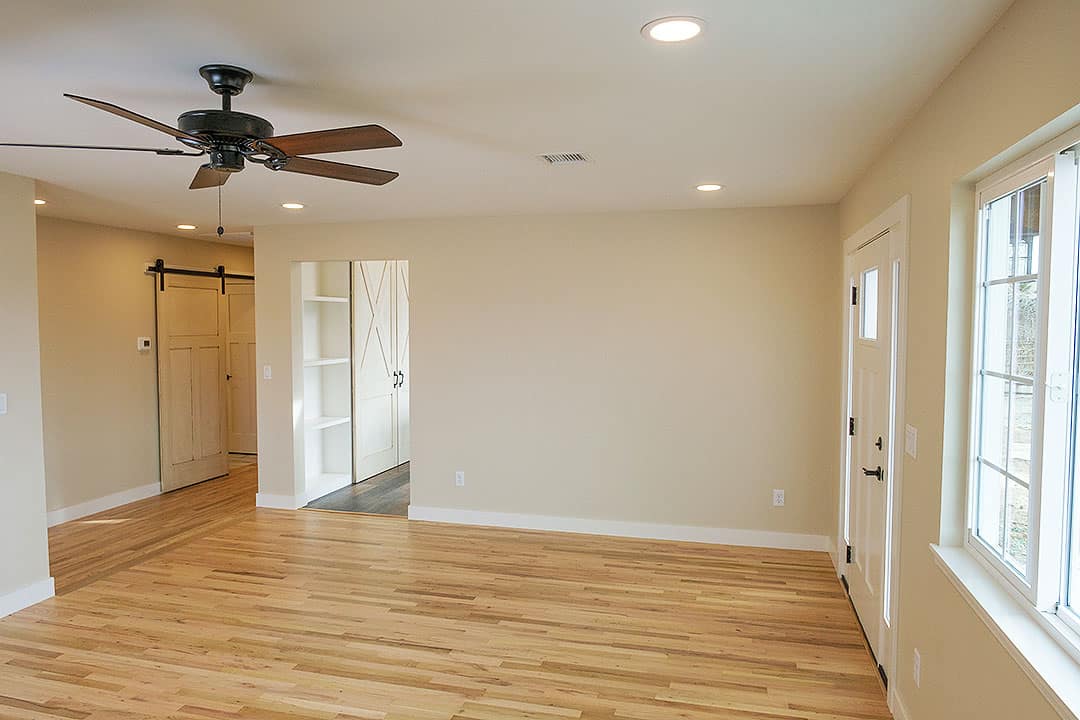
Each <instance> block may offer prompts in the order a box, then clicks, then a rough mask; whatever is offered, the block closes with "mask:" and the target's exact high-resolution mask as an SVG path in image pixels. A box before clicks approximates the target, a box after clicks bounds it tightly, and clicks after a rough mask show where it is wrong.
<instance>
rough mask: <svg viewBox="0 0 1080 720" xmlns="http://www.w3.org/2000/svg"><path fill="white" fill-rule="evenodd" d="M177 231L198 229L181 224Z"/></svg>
mask: <svg viewBox="0 0 1080 720" xmlns="http://www.w3.org/2000/svg"><path fill="white" fill-rule="evenodd" d="M176 229H177V230H196V229H197V228H196V226H195V225H186V224H180V225H177V226H176Z"/></svg>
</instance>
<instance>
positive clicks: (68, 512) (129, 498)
mask: <svg viewBox="0 0 1080 720" xmlns="http://www.w3.org/2000/svg"><path fill="white" fill-rule="evenodd" d="M160 494H161V485H160V484H159V483H151V484H148V485H140V486H139V487H134V488H131V489H130V490H121V491H120V492H115V493H112V494H111V495H105V496H104V497H99V498H94V499H93V500H87V501H86V502H82V503H79V504H78V505H68V506H67V507H62V508H59V509H57V510H50V511H49V512H48V514H47V515H46V521H47V522H48V524H49V527H52V526H54V525H59V524H60V523H65V522H69V521H71V520H78V519H79V518H83V517H86V516H87V515H94V514H95V513H99V512H104V511H106V510H112V509H113V508H115V507H120V506H121V505H127V504H128V503H132V502H135V501H136V500H145V499H146V498H148V497H153V496H155V495H160Z"/></svg>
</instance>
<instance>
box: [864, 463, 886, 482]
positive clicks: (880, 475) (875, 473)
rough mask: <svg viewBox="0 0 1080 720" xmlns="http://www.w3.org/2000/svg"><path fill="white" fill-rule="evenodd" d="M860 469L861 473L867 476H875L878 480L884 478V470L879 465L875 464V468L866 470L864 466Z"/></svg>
mask: <svg viewBox="0 0 1080 720" xmlns="http://www.w3.org/2000/svg"><path fill="white" fill-rule="evenodd" d="M862 471H863V475H866V476H867V477H876V478H877V479H878V482H881V481H882V480H884V479H885V471H884V470H882V469H881V466H880V465H878V466H877V469H876V470H867V469H866V468H863V469H862Z"/></svg>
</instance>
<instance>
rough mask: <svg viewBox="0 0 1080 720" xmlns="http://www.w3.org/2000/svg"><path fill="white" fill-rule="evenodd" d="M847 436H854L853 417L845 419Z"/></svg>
mask: <svg viewBox="0 0 1080 720" xmlns="http://www.w3.org/2000/svg"><path fill="white" fill-rule="evenodd" d="M847 434H848V436H849V437H854V436H855V418H853V417H849V418H848V419H847Z"/></svg>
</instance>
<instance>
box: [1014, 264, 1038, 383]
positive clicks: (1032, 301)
mask: <svg viewBox="0 0 1080 720" xmlns="http://www.w3.org/2000/svg"><path fill="white" fill-rule="evenodd" d="M1015 287H1016V289H1015V291H1014V293H1015V296H1014V302H1015V305H1016V316H1015V317H1016V321H1015V323H1014V330H1015V332H1014V334H1015V339H1014V341H1013V347H1014V348H1015V349H1016V357H1015V359H1014V361H1013V369H1012V374H1013V375H1019V376H1020V377H1026V378H1034V377H1035V344H1036V342H1037V341H1038V337H1039V284H1038V282H1036V281H1035V280H1032V281H1030V282H1021V283H1017V284H1016V286H1015Z"/></svg>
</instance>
